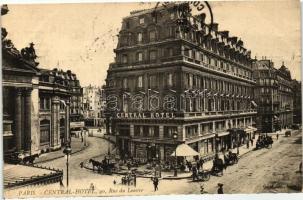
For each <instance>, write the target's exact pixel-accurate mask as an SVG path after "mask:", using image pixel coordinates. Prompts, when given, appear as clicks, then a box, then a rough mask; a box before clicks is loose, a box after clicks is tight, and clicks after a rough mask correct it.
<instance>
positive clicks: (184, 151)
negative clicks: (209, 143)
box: [171, 144, 199, 157]
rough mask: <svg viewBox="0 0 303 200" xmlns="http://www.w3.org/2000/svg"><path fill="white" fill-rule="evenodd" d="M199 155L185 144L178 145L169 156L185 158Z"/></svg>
mask: <svg viewBox="0 0 303 200" xmlns="http://www.w3.org/2000/svg"><path fill="white" fill-rule="evenodd" d="M198 155H199V153H198V152H196V151H195V150H193V149H192V148H191V147H190V146H188V145H187V144H180V145H178V146H177V148H176V150H175V151H174V152H173V153H172V154H171V156H178V157H186V156H198Z"/></svg>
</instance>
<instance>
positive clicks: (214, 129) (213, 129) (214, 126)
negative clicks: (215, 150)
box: [212, 121, 216, 133]
mask: <svg viewBox="0 0 303 200" xmlns="http://www.w3.org/2000/svg"><path fill="white" fill-rule="evenodd" d="M215 132H216V122H215V121H213V128H212V133H215Z"/></svg>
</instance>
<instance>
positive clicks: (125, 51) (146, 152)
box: [105, 3, 257, 161]
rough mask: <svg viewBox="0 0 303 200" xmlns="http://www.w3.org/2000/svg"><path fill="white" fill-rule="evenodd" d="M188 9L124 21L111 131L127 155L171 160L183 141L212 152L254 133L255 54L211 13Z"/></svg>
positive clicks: (114, 72)
mask: <svg viewBox="0 0 303 200" xmlns="http://www.w3.org/2000/svg"><path fill="white" fill-rule="evenodd" d="M182 6H185V7H186V6H188V4H186V3H184V4H179V5H178V7H177V5H176V4H168V5H166V6H165V8H164V7H159V8H157V10H156V11H155V10H154V9H150V10H141V11H134V12H131V14H130V16H128V17H125V18H124V19H123V22H122V28H121V30H120V32H119V35H118V37H119V40H118V45H117V48H116V49H115V50H114V52H115V54H116V57H115V62H114V63H112V64H110V66H109V69H108V74H107V79H106V88H105V91H106V96H107V110H106V112H105V117H106V124H107V132H108V133H109V134H110V135H112V137H115V138H116V142H117V146H118V148H117V149H118V151H119V154H120V156H121V157H122V158H123V157H132V158H134V159H139V160H141V161H148V160H151V159H160V160H167V159H169V158H170V156H171V154H172V153H173V151H174V150H175V148H176V146H177V145H178V144H181V143H185V144H188V145H189V146H191V147H192V148H193V149H195V150H196V151H197V152H199V153H200V155H201V156H208V155H214V154H215V152H216V151H220V150H222V149H229V148H235V147H236V146H237V145H238V144H243V143H244V142H245V140H246V139H250V137H252V133H253V132H254V131H256V128H254V126H255V117H256V114H257V112H256V106H257V105H256V103H255V102H254V101H253V87H254V85H255V84H256V83H255V81H254V80H253V78H252V62H253V60H252V59H251V57H250V51H248V50H247V49H246V48H245V47H244V45H243V42H242V41H241V40H240V39H238V38H237V37H232V36H230V35H229V32H228V31H219V29H218V24H216V23H214V24H213V25H212V26H211V28H210V26H209V25H208V24H206V23H205V22H204V21H205V16H203V15H199V16H198V15H197V16H193V15H191V14H190V13H185V15H180V12H178V9H176V8H180V7H182ZM184 10H186V9H183V11H184ZM183 14H184V13H183ZM180 22H182V23H180ZM125 116H127V117H125ZM174 134H177V138H175V139H174V137H173V135H174Z"/></svg>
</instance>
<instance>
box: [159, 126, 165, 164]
mask: <svg viewBox="0 0 303 200" xmlns="http://www.w3.org/2000/svg"><path fill="white" fill-rule="evenodd" d="M159 138H160V139H163V138H164V126H163V125H161V126H159ZM160 150H161V148H160ZM163 151H164V150H163ZM161 158H162V157H161Z"/></svg>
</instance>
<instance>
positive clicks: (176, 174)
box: [173, 131, 178, 177]
mask: <svg viewBox="0 0 303 200" xmlns="http://www.w3.org/2000/svg"><path fill="white" fill-rule="evenodd" d="M173 138H174V142H175V144H176V150H175V168H174V176H175V177H177V176H178V172H177V164H178V163H177V138H178V132H177V131H175V132H174V134H173Z"/></svg>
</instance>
